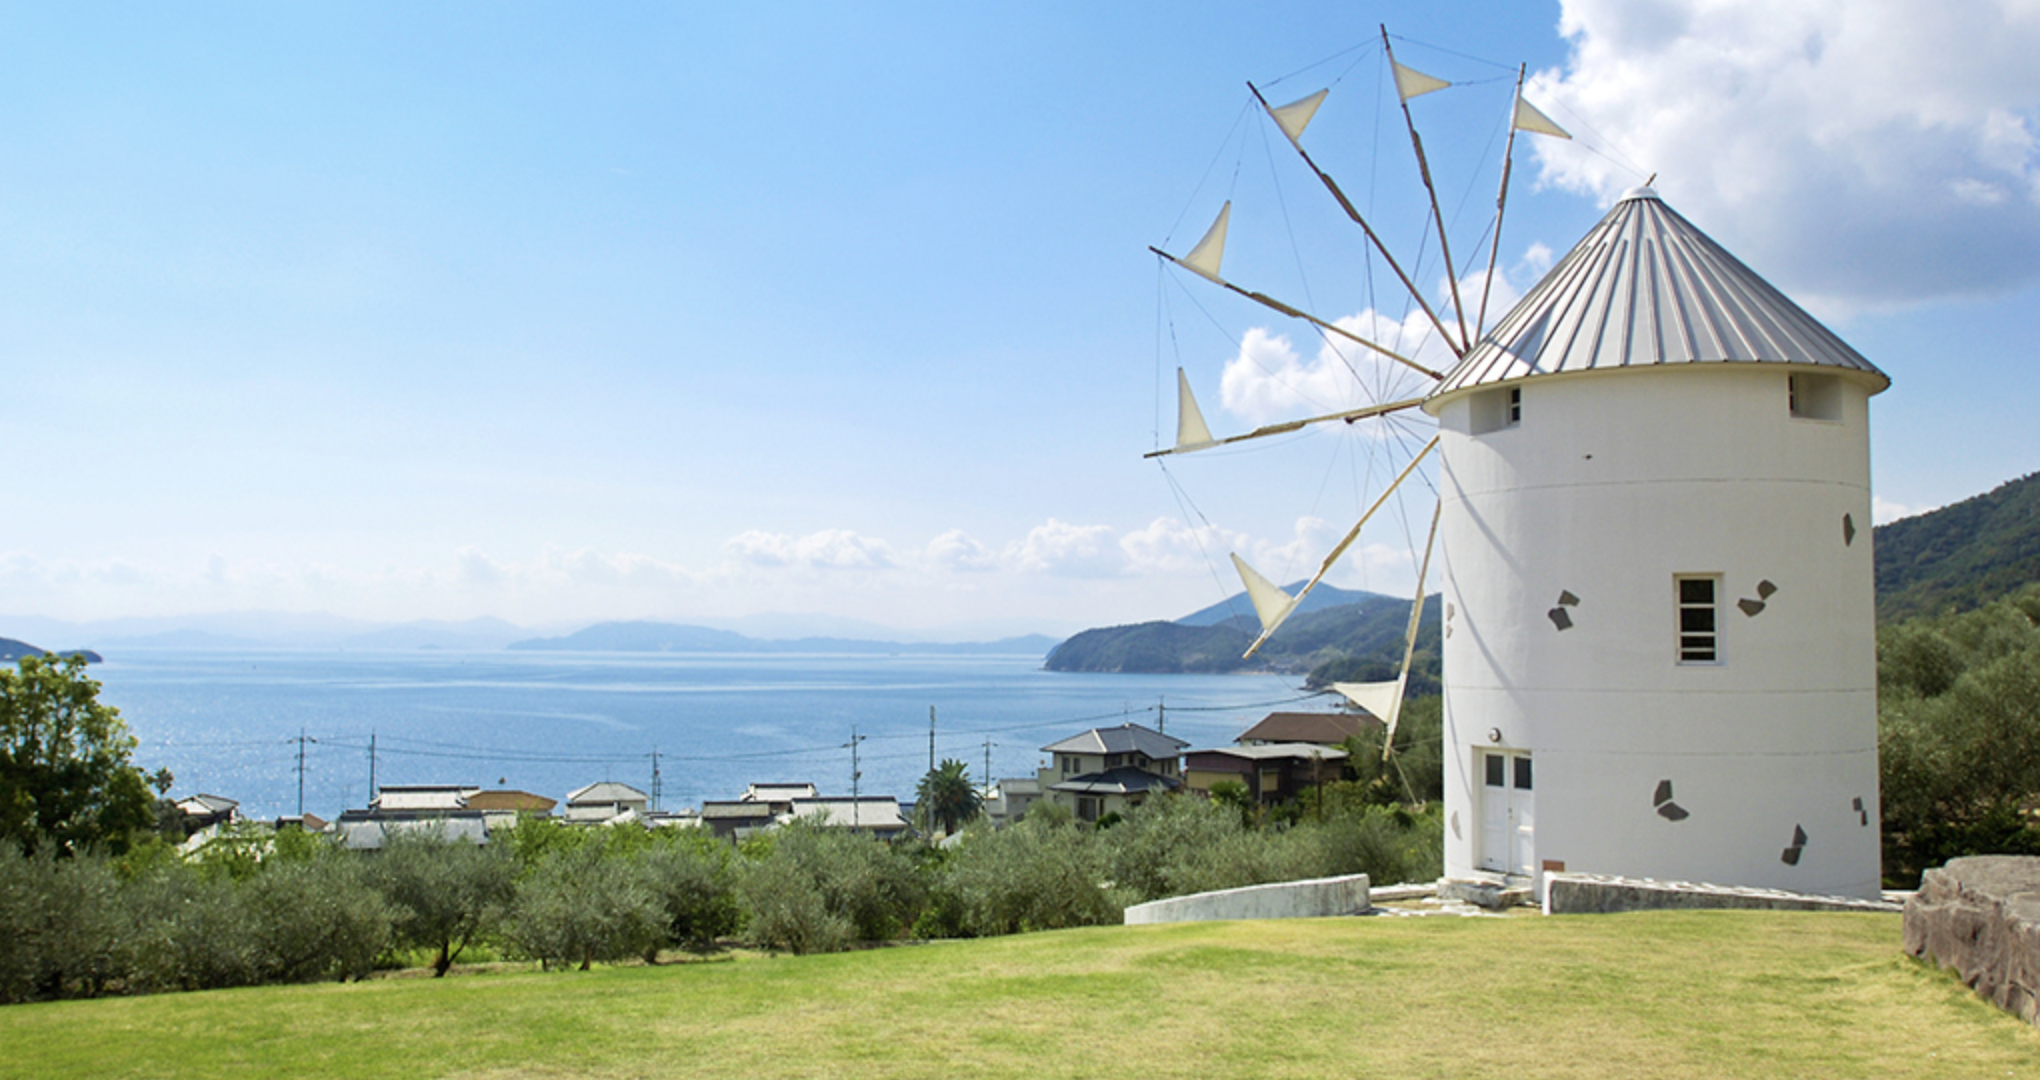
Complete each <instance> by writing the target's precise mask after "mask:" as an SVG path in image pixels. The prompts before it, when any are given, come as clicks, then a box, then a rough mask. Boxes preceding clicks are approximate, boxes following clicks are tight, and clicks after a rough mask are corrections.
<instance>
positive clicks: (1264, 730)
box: [1234, 709, 1382, 746]
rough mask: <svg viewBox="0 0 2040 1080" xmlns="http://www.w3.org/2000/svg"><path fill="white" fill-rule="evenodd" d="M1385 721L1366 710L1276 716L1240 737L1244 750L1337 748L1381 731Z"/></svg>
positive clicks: (1249, 729) (1263, 721) (1272, 714)
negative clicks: (1298, 745)
mask: <svg viewBox="0 0 2040 1080" xmlns="http://www.w3.org/2000/svg"><path fill="white" fill-rule="evenodd" d="M1381 726H1382V725H1381V721H1380V720H1379V719H1378V718H1376V717H1375V715H1374V714H1373V713H1370V712H1368V711H1366V710H1365V709H1354V710H1350V711H1347V712H1272V713H1269V714H1268V715H1267V716H1264V717H1262V718H1261V722H1260V723H1257V724H1255V725H1254V726H1253V727H1250V728H1248V729H1247V730H1245V731H1243V732H1241V733H1240V737H1239V738H1238V739H1236V740H1234V741H1235V742H1237V743H1239V744H1240V745H1241V746H1270V745H1278V744H1281V743H1315V744H1317V745H1319V746H1337V745H1339V744H1340V743H1342V742H1345V741H1346V740H1347V739H1350V738H1353V737H1355V736H1358V735H1360V734H1362V733H1364V732H1367V731H1375V730H1379V729H1380V728H1381Z"/></svg>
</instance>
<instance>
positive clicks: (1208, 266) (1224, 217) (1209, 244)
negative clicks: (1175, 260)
mask: <svg viewBox="0 0 2040 1080" xmlns="http://www.w3.org/2000/svg"><path fill="white" fill-rule="evenodd" d="M1231 220H1232V200H1231V199H1227V200H1226V201H1225V205H1224V206H1223V207H1220V208H1219V211H1218V220H1217V221H1214V222H1212V223H1211V228H1210V229H1209V230H1207V231H1206V232H1205V234H1204V239H1202V240H1199V241H1197V246H1196V247H1194V248H1191V249H1190V254H1188V255H1185V256H1183V258H1182V259H1181V260H1179V261H1180V262H1181V263H1182V264H1183V265H1184V266H1186V267H1189V268H1190V270H1191V272H1193V273H1196V274H1198V275H1200V276H1202V277H1206V278H1209V279H1211V280H1212V281H1215V282H1218V283H1219V284H1221V285H1223V284H1224V283H1225V281H1224V279H1222V278H1220V277H1219V276H1218V264H1219V262H1220V261H1221V260H1223V259H1224V258H1225V228H1226V223H1227V222H1229V221H1231Z"/></svg>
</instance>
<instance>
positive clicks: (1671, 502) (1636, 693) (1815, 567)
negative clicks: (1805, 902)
mask: <svg viewBox="0 0 2040 1080" xmlns="http://www.w3.org/2000/svg"><path fill="white" fill-rule="evenodd" d="M1791 370H1792V369H1788V368H1786V367H1785V366H1784V365H1768V364H1763V365H1760V364H1693V365H1668V366H1664V367H1655V368H1646V369H1635V370H1617V371H1601V372H1590V373H1584V374H1579V375H1562V376H1545V377H1540V378H1532V379H1529V380H1526V381H1524V382H1522V383H1519V384H1517V385H1518V386H1519V387H1520V389H1521V393H1522V419H1521V421H1520V423H1518V424H1517V425H1515V426H1513V427H1509V428H1505V429H1503V430H1499V431H1493V432H1490V433H1487V434H1481V435H1474V434H1471V433H1470V431H1469V418H1470V415H1471V412H1470V410H1471V408H1472V407H1473V405H1474V401H1473V398H1474V397H1475V396H1476V395H1473V394H1461V395H1457V396H1454V397H1450V398H1442V399H1440V400H1439V401H1437V402H1435V403H1434V404H1433V405H1432V406H1429V408H1431V409H1433V410H1434V411H1435V412H1436V413H1437V415H1438V417H1439V426H1440V434H1441V444H1440V450H1441V452H1442V455H1441V465H1440V469H1439V471H1440V477H1441V490H1442V493H1443V500H1444V504H1443V511H1442V515H1443V516H1442V518H1441V521H1440V536H1439V541H1440V551H1441V556H1442V559H1443V574H1442V585H1441V588H1442V591H1443V594H1444V599H1445V603H1446V610H1445V615H1446V618H1445V627H1446V633H1447V637H1446V640H1445V645H1444V653H1445V654H1444V664H1445V724H1446V727H1445V739H1446V755H1445V759H1446V775H1445V782H1446V810H1447V828H1446V872H1447V874H1448V875H1459V874H1465V873H1469V872H1471V871H1472V870H1473V869H1474V868H1475V867H1476V866H1478V864H1479V861H1480V851H1479V847H1480V844H1481V837H1480V832H1481V824H1482V817H1481V809H1480V805H1479V798H1480V783H1481V777H1480V775H1479V773H1478V772H1477V771H1476V770H1477V767H1478V761H1479V754H1480V752H1481V751H1482V750H1485V749H1488V748H1495V749H1519V750H1525V751H1528V752H1529V754H1530V756H1531V758H1532V760H1533V763H1534V767H1535V789H1534V790H1535V828H1534V848H1535V860H1534V861H1533V863H1532V869H1533V870H1534V869H1536V868H1537V866H1539V865H1542V864H1544V863H1545V862H1546V861H1548V860H1549V861H1558V862H1562V863H1564V865H1565V869H1567V870H1569V871H1575V872H1586V873H1596V874H1618V875H1624V876H1630V877H1658V878H1677V879H1683V880H1694V881H1709V882H1716V883H1721V884H1734V885H1751V886H1763V887H1770V888H1782V889H1790V890H1794V891H1799V892H1815V893H1823V894H1832V895H1845V896H1865V897H1874V896H1875V895H1877V888H1878V884H1879V846H1878V828H1877V759H1876V748H1877V713H1876V657H1875V597H1874V591H1873V586H1874V582H1873V577H1872V569H1873V567H1872V558H1871V544H1870V525H1871V517H1870V484H1869V478H1870V477H1869V474H1870V463H1869V438H1868V431H1869V429H1868V389H1869V388H1868V386H1867V385H1866V384H1865V383H1863V382H1860V381H1856V378H1855V377H1854V376H1851V375H1847V374H1836V373H1834V372H1833V371H1832V370H1831V369H1823V370H1822V371H1820V372H1819V374H1822V375H1825V376H1826V377H1828V378H1831V379H1837V380H1839V384H1838V389H1839V391H1840V393H1839V404H1840V411H1839V419H1836V420H1832V421H1830V420H1816V419H1802V418H1796V417H1793V416H1792V415H1790V413H1789V411H1788V407H1787V376H1788V374H1789V373H1790V372H1791ZM1802 370H1804V369H1802ZM1831 385H1837V384H1831ZM1481 392H1483V393H1506V392H1507V389H1506V388H1502V389H1499V390H1493V389H1484V390H1483V391H1481ZM1845 514H1846V515H1849V517H1850V519H1851V521H1852V522H1853V525H1854V530H1855V537H1854V541H1853V542H1852V543H1850V542H1845V539H1844V525H1843V516H1844V515H1845ZM1681 574H1712V575H1719V576H1720V581H1719V585H1718V598H1717V599H1718V610H1719V631H1718V644H1719V650H1720V652H1719V655H1720V661H1719V663H1716V664H1681V663H1679V662H1678V653H1677V642H1678V631H1677V606H1676V602H1675V598H1674V595H1675V594H1674V578H1675V575H1681ZM1763 581H1769V582H1771V583H1772V584H1773V585H1775V587H1776V591H1775V592H1774V593H1772V594H1771V595H1770V596H1768V597H1767V598H1764V601H1763V603H1764V607H1763V610H1762V611H1761V612H1759V613H1758V614H1756V615H1754V616H1751V615H1746V614H1744V613H1743V612H1742V611H1740V610H1738V608H1737V606H1736V602H1737V601H1738V600H1742V599H1745V598H1747V599H1751V600H1756V599H1758V586H1759V583H1760V582H1763ZM1564 592H1570V593H1571V594H1573V596H1575V597H1577V600H1578V602H1577V603H1576V604H1573V605H1566V606H1565V611H1566V614H1567V618H1569V619H1570V620H1571V623H1572V625H1571V627H1570V628H1569V629H1565V630H1560V629H1558V628H1557V626H1555V625H1554V623H1553V621H1552V620H1551V618H1550V617H1549V612H1550V611H1551V609H1553V608H1555V607H1559V606H1561V605H1560V604H1559V598H1560V595H1561V593H1564ZM1664 780H1669V781H1671V782H1672V792H1673V800H1672V801H1673V802H1675V803H1676V804H1677V805H1678V806H1679V807H1680V808H1682V809H1683V810H1684V811H1685V812H1686V814H1687V815H1688V816H1686V817H1685V818H1684V819H1683V820H1678V821H1673V820H1669V819H1667V818H1666V817H1664V816H1662V815H1661V814H1660V813H1659V812H1658V807H1657V806H1656V805H1654V795H1655V793H1656V792H1657V789H1658V785H1659V783H1660V781H1664ZM1857 800H1861V804H1862V806H1863V807H1864V808H1865V810H1864V811H1861V812H1859V811H1858V810H1857V809H1856V805H1857ZM1866 816H1867V822H1866V820H1865V818H1866ZM1795 829H1800V830H1803V831H1804V833H1805V834H1806V837H1807V842H1806V843H1805V844H1804V845H1803V846H1802V847H1801V849H1800V852H1799V857H1798V862H1797V864H1796V865H1788V864H1787V863H1786V862H1785V861H1783V859H1782V858H1781V856H1782V853H1783V851H1784V849H1785V848H1786V847H1788V846H1790V845H1792V844H1793V841H1794V831H1795Z"/></svg>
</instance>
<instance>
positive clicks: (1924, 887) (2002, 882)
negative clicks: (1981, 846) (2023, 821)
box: [1905, 855, 2040, 1024]
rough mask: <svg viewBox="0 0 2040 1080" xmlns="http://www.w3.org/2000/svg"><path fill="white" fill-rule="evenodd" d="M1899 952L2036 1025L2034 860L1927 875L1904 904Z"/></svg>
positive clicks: (2038, 930)
mask: <svg viewBox="0 0 2040 1080" xmlns="http://www.w3.org/2000/svg"><path fill="white" fill-rule="evenodd" d="M1905 951H1906V952H1908V953H1911V954H1912V955H1914V956H1917V957H1919V958H1921V959H1923V960H1926V961H1929V962H1931V963H1936V964H1939V965H1941V966H1942V967H1952V968H1954V969H1955V971H1956V973H1957V974H1958V975H1960V976H1961V977H1962V981H1963V982H1965V983H1968V984H1969V985H1970V986H1971V987H1973V988H1974V989H1975V990H1976V992H1977V993H1979V994H1982V995H1983V996H1984V997H1987V998H1989V999H1990V1000H1991V1001H1993V1002H1995V1003H1997V1006H1998V1007H1999V1008H2001V1009H2003V1010H2005V1011H2006V1012H2008V1013H2011V1014H2012V1015H2013V1016H2016V1017H2018V1018H2019V1019H2021V1020H2024V1021H2026V1022H2027V1023H2029V1024H2031V1023H2036V1022H2040V1002H2036V1001H2035V1000H2034V993H2035V992H2036V990H2035V988H2040V857H2035V856H2031V855H1973V856H1970V857H1968V858H1964V859H1950V860H1948V865H1946V866H1944V867H1942V868H1940V869H1939V870H1929V871H1927V872H1926V875H1925V876H1924V877H1922V878H1921V879H1920V891H1919V892H1918V893H1916V894H1914V895H1913V898H1912V899H1911V900H1908V901H1907V902H1906V905H1905Z"/></svg>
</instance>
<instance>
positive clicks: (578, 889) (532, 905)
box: [510, 830, 663, 971]
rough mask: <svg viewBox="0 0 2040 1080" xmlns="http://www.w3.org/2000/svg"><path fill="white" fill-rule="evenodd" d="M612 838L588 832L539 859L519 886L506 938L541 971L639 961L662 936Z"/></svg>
mask: <svg viewBox="0 0 2040 1080" xmlns="http://www.w3.org/2000/svg"><path fill="white" fill-rule="evenodd" d="M610 831H611V830H603V831H602V832H600V833H597V832H595V831H593V830H589V831H588V832H587V833H586V834H585V839H584V840H583V841H581V842H579V843H570V844H561V845H559V846H558V847H557V848H556V849H554V850H552V851H550V852H549V853H547V854H545V855H544V856H543V857H542V858H540V860H539V862H538V864H537V866H536V867H535V868H534V869H533V870H532V871H531V874H530V876H529V877H527V878H525V879H524V880H523V881H522V882H520V883H519V884H518V886H517V899H516V901H515V902H514V904H513V905H512V908H511V914H510V935H511V937H512V938H513V939H514V940H515V941H516V942H517V944H518V946H519V947H521V948H522V949H523V950H524V951H525V953H526V954H528V955H530V956H532V957H533V958H535V959H537V960H539V961H540V962H542V963H543V964H544V965H545V966H546V967H547V968H553V967H559V966H564V965H567V964H577V965H579V966H580V968H581V970H583V971H586V970H588V968H589V966H590V965H592V964H593V963H594V962H595V961H597V960H602V961H612V960H622V959H626V958H628V957H632V956H639V955H642V954H643V953H644V951H645V949H646V948H647V947H650V946H652V943H654V942H656V941H658V940H659V939H660V938H661V937H662V936H663V930H662V921H663V920H662V913H661V911H660V909H659V904H658V901H657V899H656V898H655V897H654V896H653V894H652V890H651V888H650V887H649V886H648V885H647V883H646V881H645V878H644V874H643V873H642V872H641V871H640V868H639V865H638V863H637V862H636V861H635V860H633V859H631V858H628V857H627V856H626V853H625V852H623V851H621V850H619V849H618V845H617V844H616V843H615V842H614V841H613V840H612V839H611V837H610V835H609V833H610Z"/></svg>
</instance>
